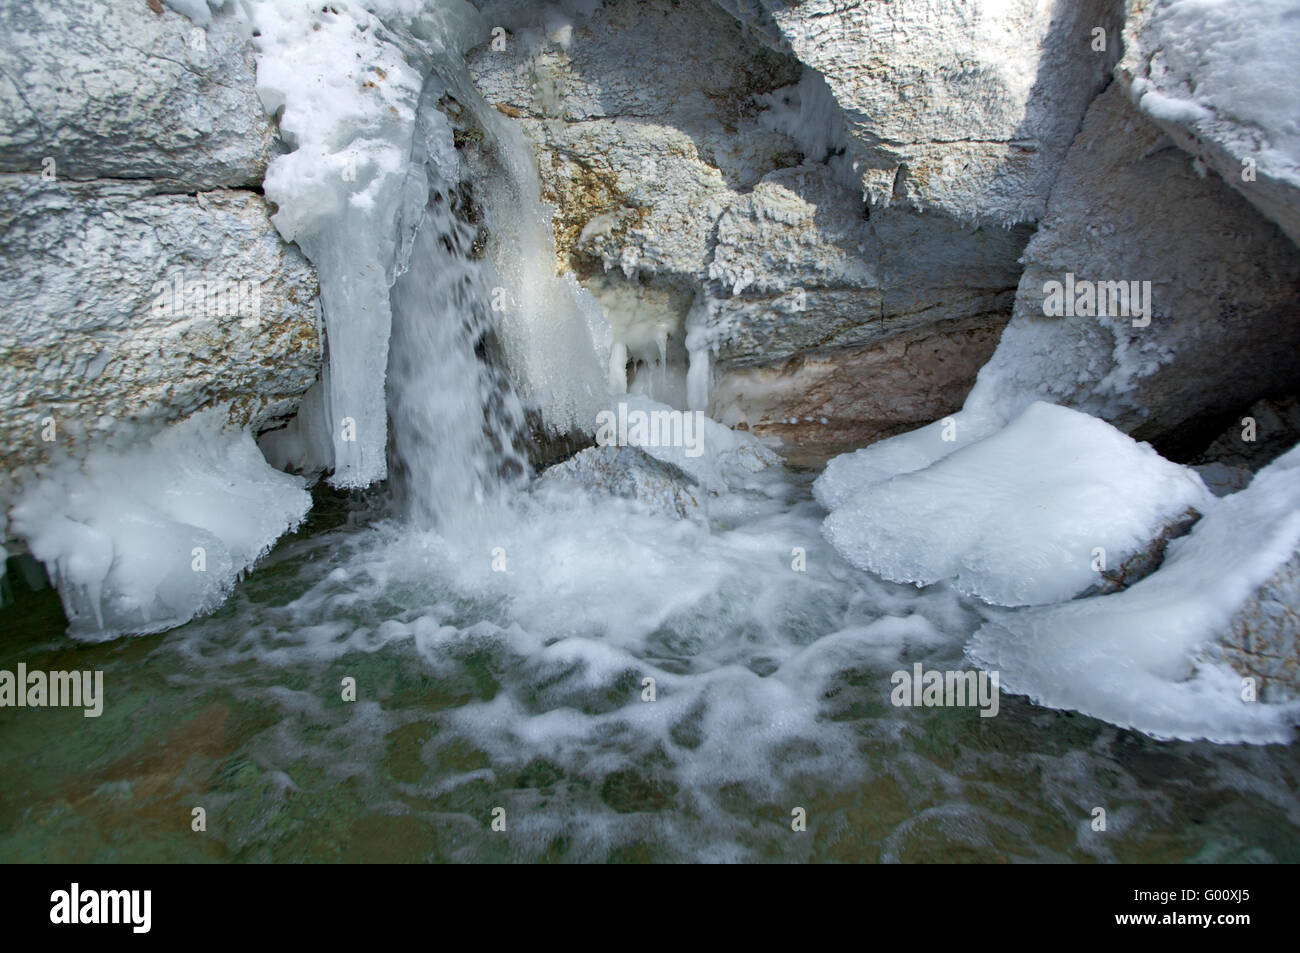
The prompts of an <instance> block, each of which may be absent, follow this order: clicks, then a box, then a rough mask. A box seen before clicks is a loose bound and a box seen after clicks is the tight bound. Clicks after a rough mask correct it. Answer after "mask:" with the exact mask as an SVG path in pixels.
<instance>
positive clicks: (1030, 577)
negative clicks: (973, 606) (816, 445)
mask: <svg viewBox="0 0 1300 953" xmlns="http://www.w3.org/2000/svg"><path fill="white" fill-rule="evenodd" d="M933 439H935V440H936V441H940V442H942V440H943V437H942V434H939V435H933ZM1212 505H1213V497H1212V496H1211V494H1210V493H1209V491H1208V490H1207V489H1206V487H1205V485H1204V484H1203V483H1202V481H1201V479H1200V477H1199V476H1198V475H1197V474H1196V473H1195V472H1193V471H1192V470H1189V469H1187V468H1185V467H1181V466H1179V465H1177V464H1174V463H1170V462H1169V461H1167V460H1165V459H1163V458H1162V457H1161V456H1160V455H1159V454H1157V453H1156V452H1155V451H1154V450H1152V449H1151V448H1150V447H1149V446H1147V445H1146V444H1139V443H1137V442H1136V441H1134V440H1132V439H1131V438H1129V437H1128V436H1126V435H1125V434H1123V433H1121V432H1120V431H1118V430H1116V429H1115V428H1114V427H1112V426H1110V424H1107V423H1106V422H1104V421H1101V420H1098V419H1096V418H1095V417H1090V416H1088V415H1087V414H1082V413H1079V412H1078V411H1074V410H1069V409H1067V408H1065V407H1058V406H1055V405H1053V404H1047V403H1043V402H1037V403H1034V404H1032V405H1031V406H1030V407H1029V408H1028V409H1027V410H1025V411H1024V412H1023V413H1022V414H1021V415H1020V416H1019V417H1017V418H1016V419H1015V420H1013V421H1012V422H1011V423H1009V424H1008V425H1007V426H1006V427H1005V428H1003V429H1002V430H999V431H997V432H996V433H994V434H993V435H991V436H988V437H985V438H984V439H982V440H976V441H973V442H971V443H969V444H968V445H966V446H965V447H963V448H962V449H960V450H956V451H954V452H953V453H952V454H950V455H947V456H945V457H943V458H942V459H940V460H938V461H937V462H935V463H933V464H931V465H929V466H926V467H924V468H921V469H916V470H914V471H912V472H908V473H903V474H901V475H898V476H895V477H892V478H890V479H887V480H884V481H882V482H877V483H871V484H868V485H867V487H866V488H865V489H863V490H861V491H860V492H857V493H853V494H851V495H847V496H846V497H844V498H843V499H842V501H841V502H840V504H839V505H838V506H836V507H835V508H834V509H833V510H832V512H831V514H830V516H829V517H827V519H826V523H825V527H824V532H825V534H826V538H827V540H829V541H830V543H831V544H832V545H833V546H835V548H836V549H837V550H839V552H840V553H841V554H842V555H843V556H844V557H845V558H846V559H848V560H849V562H851V563H853V564H854V565H855V566H858V567H859V568H862V569H867V570H870V571H872V572H876V573H879V574H880V575H881V576H883V577H885V578H886V579H890V580H892V581H894V582H912V583H916V584H917V585H929V584H931V583H934V582H938V581H940V580H943V579H952V580H954V585H955V586H956V588H957V589H958V590H959V591H961V592H963V593H965V594H967V595H972V596H976V597H978V598H980V599H983V600H984V601H986V602H989V603H993V604H995V605H1004V606H1016V605H1037V604H1042V603H1051V602H1059V601H1061V600H1064V599H1069V598H1071V597H1073V596H1076V595H1078V594H1079V593H1081V592H1083V591H1085V590H1086V589H1088V588H1089V587H1090V586H1092V585H1094V584H1096V583H1097V582H1098V581H1099V572H1100V571H1104V570H1105V569H1106V568H1108V567H1109V568H1114V567H1117V566H1118V565H1120V563H1121V562H1122V561H1123V560H1124V559H1126V558H1128V557H1131V556H1133V555H1135V554H1137V553H1139V552H1141V551H1142V550H1143V549H1145V547H1146V546H1147V545H1148V544H1149V543H1150V542H1151V540H1153V539H1154V538H1156V537H1157V536H1159V535H1160V532H1161V530H1162V528H1163V527H1165V526H1166V525H1168V524H1170V523H1172V522H1174V521H1175V520H1177V519H1178V517H1179V516H1180V515H1182V514H1183V513H1185V512H1186V511H1188V510H1196V511H1197V512H1206V511H1207V510H1208V509H1209V508H1210V507H1211V506H1212Z"/></svg>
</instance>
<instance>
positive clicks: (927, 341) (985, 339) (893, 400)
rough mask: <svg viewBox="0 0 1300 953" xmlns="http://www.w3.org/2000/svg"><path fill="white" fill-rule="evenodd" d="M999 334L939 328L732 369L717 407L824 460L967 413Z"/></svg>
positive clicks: (730, 419) (814, 461)
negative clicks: (963, 407)
mask: <svg viewBox="0 0 1300 953" xmlns="http://www.w3.org/2000/svg"><path fill="white" fill-rule="evenodd" d="M1000 330H1001V328H1000V326H993V327H973V328H964V329H957V328H953V327H950V326H947V325H937V326H935V327H934V328H932V329H927V331H926V332H921V333H920V334H919V335H901V336H898V337H894V338H891V339H889V340H888V341H886V342H884V343H883V344H876V345H868V346H864V347H856V348H839V349H836V350H828V351H816V352H810V353H807V354H799V355H796V356H795V357H792V358H790V360H788V361H786V362H784V363H782V364H774V365H763V366H751V367H737V368H734V369H729V370H726V371H724V372H722V373H721V374H720V375H719V377H718V381H717V383H716V385H715V386H714V389H713V397H712V400H711V413H712V415H713V416H714V417H715V418H717V419H718V420H720V421H721V422H722V423H724V424H726V425H727V426H730V427H743V428H748V429H749V430H750V431H751V432H753V433H754V434H756V435H758V436H760V437H762V436H768V435H771V436H775V437H778V438H780V440H781V442H782V444H783V447H784V454H785V457H786V459H787V460H789V461H790V462H792V463H799V464H803V465H813V466H817V465H821V464H824V463H825V462H826V460H827V459H828V458H830V457H832V456H835V455H836V454H840V453H846V452H848V451H850V450H852V449H854V448H856V447H863V446H866V445H867V444H869V443H873V442H875V441H876V440H881V439H883V438H885V437H891V436H893V435H894V434H897V433H902V432H904V431H908V430H912V429H914V428H916V427H920V426H922V425H923V424H927V423H929V422H930V421H932V420H937V419H939V418H942V417H944V416H946V415H948V414H951V413H953V412H954V411H956V410H957V409H959V408H960V407H961V405H962V401H963V400H965V398H966V394H967V392H968V391H969V390H970V387H971V385H972V384H973V383H974V381H975V375H976V374H977V373H978V372H979V369H980V367H981V366H982V365H983V364H984V362H985V361H987V360H988V358H989V356H990V355H991V354H992V353H993V350H994V348H995V347H996V346H997V342H998V334H999V332H1000ZM931 332H932V333H931Z"/></svg>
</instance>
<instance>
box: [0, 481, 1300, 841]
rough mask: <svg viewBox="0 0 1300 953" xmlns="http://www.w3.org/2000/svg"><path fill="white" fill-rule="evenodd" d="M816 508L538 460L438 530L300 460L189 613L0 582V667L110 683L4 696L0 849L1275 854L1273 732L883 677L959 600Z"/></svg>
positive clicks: (952, 658) (936, 632)
mask: <svg viewBox="0 0 1300 953" xmlns="http://www.w3.org/2000/svg"><path fill="white" fill-rule="evenodd" d="M821 516H822V512H821V510H820V509H819V508H818V507H817V505H816V504H815V503H813V502H811V501H810V499H809V495H808V493H807V489H806V477H804V476H802V475H798V474H792V473H789V472H785V471H781V470H777V471H776V472H771V473H767V474H765V475H763V476H762V478H761V479H757V478H756V480H755V481H754V485H753V486H752V487H750V488H748V489H746V490H744V491H741V492H737V493H735V494H732V496H731V497H730V498H728V502H727V505H726V507H724V508H720V509H718V510H716V511H715V512H714V514H713V524H714V525H713V526H712V527H711V528H710V527H705V526H703V525H700V524H698V523H696V522H692V521H688V520H672V519H669V518H667V517H662V516H655V515H652V514H648V513H646V512H644V511H641V510H638V509H635V508H634V507H633V506H632V504H624V503H621V502H617V501H603V502H601V503H600V504H599V505H595V504H593V503H591V502H589V501H588V500H587V499H586V498H585V497H582V496H580V495H577V494H573V495H569V494H566V493H564V492H559V491H553V492H550V493H547V494H541V493H538V494H534V495H525V496H522V497H520V498H518V499H516V500H515V501H514V502H513V503H512V504H511V505H503V506H502V507H500V508H499V509H496V510H493V511H492V512H491V513H490V514H485V516H484V520H483V523H482V525H481V528H480V531H479V532H478V533H477V534H475V535H474V536H472V537H469V538H464V539H459V540H458V539H452V538H447V537H444V536H439V535H436V534H435V533H432V532H425V531H419V530H415V529H412V528H410V526H409V525H407V524H405V523H403V522H399V521H397V520H394V519H392V518H390V517H388V516H387V514H386V511H385V509H384V507H383V506H382V505H380V503H379V502H378V501H377V500H376V499H372V500H370V501H368V502H367V501H363V500H358V499H352V500H351V501H349V500H347V499H345V498H342V497H332V496H329V495H324V494H318V501H317V506H316V511H315V514H314V516H313V519H312V524H311V525H309V526H308V527H307V528H305V529H304V530H303V531H301V532H300V533H298V534H296V535H295V536H293V537H291V538H288V539H286V540H284V541H283V542H282V543H281V544H280V545H279V546H278V547H277V548H276V550H275V551H274V552H273V554H272V555H271V556H270V557H269V558H268V559H267V560H266V561H265V562H264V563H263V564H262V565H261V566H260V567H259V569H258V571H257V572H256V573H254V574H253V575H252V576H251V577H250V578H248V579H247V580H245V581H244V582H243V583H242V584H241V585H240V586H239V588H238V590H237V592H236V593H235V596H234V597H233V598H232V599H231V600H230V601H229V602H228V603H227V604H226V605H225V606H224V607H223V608H221V609H220V610H219V611H218V612H217V613H216V614H214V615H213V616H211V617H209V618H205V619H202V620H198V621H195V622H192V623H190V624H188V625H185V626H183V627H181V628H178V629H175V630H173V631H171V632H168V633H165V634H161V635H155V636H147V637H142V638H135V639H122V640H118V641H115V642H111V643H107V644H101V645H70V644H69V643H68V642H66V641H65V640H63V639H62V638H61V637H60V636H59V627H60V625H61V619H60V618H59V614H58V606H57V601H56V600H55V599H54V598H53V596H52V595H51V594H50V593H49V591H48V590H47V591H45V592H42V593H34V594H33V593H25V592H23V591H22V590H21V585H22V584H21V583H18V584H17V587H18V588H19V590H20V591H19V596H20V599H19V603H18V605H17V606H15V607H13V609H12V610H11V611H13V612H14V613H15V615H14V616H13V617H12V618H13V619H14V620H15V623H16V631H13V630H10V631H9V632H8V633H7V638H6V639H5V641H4V644H3V649H2V651H3V653H4V654H3V657H2V658H0V667H4V668H10V669H12V668H13V666H14V664H15V663H16V661H17V660H19V659H21V660H23V661H25V662H26V663H27V664H28V666H29V667H33V668H36V667H39V668H45V669H62V668H74V667H75V668H79V669H102V670H103V671H104V672H105V686H106V693H107V696H108V699H109V701H110V704H108V705H107V706H106V707H105V710H104V714H103V715H102V716H101V717H100V718H98V719H86V718H83V717H82V714H81V712H80V710H77V709H32V708H27V709H16V708H6V709H4V710H0V732H3V736H4V738H5V740H6V743H5V745H4V748H3V751H2V752H0V792H2V793H0V857H3V858H4V859H6V860H68V861H72V860H77V861H82V860H117V861H127V860H130V861H136V860H203V859H206V860H249V861H254V860H256V861H268V860H277V861H286V860H316V861H332V860H353V861H356V860H391V861H420V860H455V861H469V860H506V859H529V860H552V861H561V860H563V861H574V860H647V859H660V860H667V859H679V860H680V859H729V860H730V859H766V860H839V861H891V860H897V861H922V860H929V861H944V860H981V861H994V860H1009V861H1016V860H1067V859H1068V860H1077V861H1091V860H1120V861H1145V862H1159V861H1263V860H1272V861H1284V862H1285V861H1289V862H1294V861H1297V860H1300V796H1297V793H1296V792H1297V791H1298V790H1300V755H1297V749H1296V748H1295V747H1294V746H1267V747H1251V746H1218V745H1212V744H1208V743H1158V742H1154V741H1152V740H1150V739H1147V738H1146V737H1144V736H1142V735H1140V734H1136V733H1132V732H1128V731H1124V730H1120V729H1116V728H1114V727H1111V726H1109V725H1106V724H1104V723H1102V722H1098V721H1095V720H1093V719H1090V718H1087V717H1083V716H1077V715H1071V714H1068V713H1063V712H1059V711H1052V710H1046V709H1042V708H1037V707H1034V706H1032V705H1030V704H1029V703H1027V702H1025V701H1024V700H1023V699H1020V698H1016V697H1011V696H1003V697H1002V699H1001V704H1000V708H999V712H998V715H997V717H994V718H981V717H980V715H979V711H978V709H976V708H906V707H898V708H896V707H894V706H892V705H891V704H890V702H889V688H890V682H889V679H890V673H891V672H892V671H894V670H896V669H899V668H907V667H910V666H911V665H912V664H913V663H914V662H917V661H920V662H923V663H924V664H925V665H926V666H927V667H934V668H953V667H959V660H960V656H961V647H962V643H963V641H964V640H965V639H966V638H967V637H968V636H969V633H970V632H971V630H972V628H973V627H974V626H975V625H976V624H977V623H978V620H979V615H978V612H977V611H976V610H975V609H974V607H973V606H972V605H970V604H969V603H967V602H964V601H963V600H962V599H960V598H959V597H957V596H956V595H954V594H953V593H952V592H951V591H950V590H948V589H947V588H946V587H941V586H937V587H931V588H930V589H927V590H923V591H918V590H916V589H914V588H912V587H906V586H895V585H890V584H884V583H881V582H880V581H878V580H876V579H874V578H872V577H870V576H868V575H866V574H864V573H861V572H858V571H857V570H854V569H852V568H851V567H849V566H848V565H846V564H845V563H843V562H842V561H841V560H840V559H839V558H838V557H837V556H836V555H835V553H834V552H833V551H832V550H831V549H830V548H829V547H828V546H826V545H825V544H824V543H823V542H822V541H821V537H820V534H819V532H818V524H819V522H820V518H821ZM796 546H802V547H805V548H806V549H807V571H806V572H803V573H800V572H796V571H793V570H792V568H791V558H790V553H791V550H792V549H793V548H794V547H796ZM496 547H500V548H501V549H503V550H504V551H505V554H506V559H507V562H506V571H504V572H495V571H493V568H492V565H493V559H492V555H491V550H492V549H494V548H496ZM647 676H648V677H652V678H654V679H655V683H656V692H655V696H656V697H655V700H654V701H644V700H643V695H644V688H643V679H644V678H645V677H647ZM345 678H354V679H355V680H356V686H357V688H356V701H355V702H345V701H343V700H342V699H343V690H342V688H341V686H342V684H343V680H344V679H345ZM195 807H203V808H204V809H205V811H206V815H207V830H206V832H203V833H197V832H194V831H192V830H191V817H192V810H193V808H195ZM498 807H500V808H504V809H505V821H506V830H505V831H504V832H502V831H494V830H493V829H492V820H493V810H494V808H498ZM800 807H801V808H804V809H805V810H806V812H807V819H808V820H807V830H806V831H803V832H796V831H794V830H792V820H791V819H792V811H793V810H794V809H795V808H800ZM1095 807H1103V808H1104V809H1105V810H1106V812H1107V819H1108V825H1107V830H1106V831H1105V832H1097V831H1094V830H1093V829H1092V819H1093V814H1092V811H1093V809H1094V808H1095Z"/></svg>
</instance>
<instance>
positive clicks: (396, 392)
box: [387, 86, 528, 530]
mask: <svg viewBox="0 0 1300 953" xmlns="http://www.w3.org/2000/svg"><path fill="white" fill-rule="evenodd" d="M436 92H438V88H437V87H436V86H431V87H430V88H429V89H428V90H426V94H425V97H424V102H423V104H422V105H421V109H420V115H419V119H418V130H417V152H418V154H419V155H418V157H417V158H418V159H419V160H421V161H422V162H423V165H424V168H425V175H426V178H427V181H428V184H429V200H428V204H427V205H426V207H425V213H424V219H423V221H422V222H421V224H420V226H419V229H418V231H417V232H416V235H415V239H414V243H413V245H412V247H411V251H410V258H409V260H408V261H409V263H408V266H407V269H406V271H405V273H404V274H402V275H401V276H400V277H399V278H398V279H397V281H396V282H395V283H394V285H393V288H392V292H391V295H390V300H391V302H392V311H393V331H392V339H391V342H390V347H389V360H388V381H387V389H388V395H389V399H388V414H389V421H390V450H389V457H390V472H391V475H392V481H393V489H394V492H395V495H396V497H397V499H398V500H399V502H400V503H401V504H402V506H403V508H404V510H405V513H406V515H407V516H408V517H409V518H411V519H413V520H415V521H416V522H419V523H422V524H432V525H436V526H439V527H440V528H443V529H444V530H445V529H446V528H447V527H448V526H449V525H450V524H451V523H453V522H455V521H463V520H465V519H466V518H468V517H469V516H470V515H471V514H472V513H474V512H475V507H479V506H482V505H483V504H484V503H485V502H486V501H487V499H488V497H490V496H492V495H495V494H497V493H499V492H500V491H501V490H503V489H505V488H507V487H509V486H510V485H512V484H516V485H517V484H518V483H519V482H520V480H521V478H522V477H523V476H524V475H525V474H526V472H527V466H528V461H527V458H526V456H525V455H524V453H523V450H522V446H523V442H524V439H525V434H524V408H523V404H522V403H521V402H520V400H519V398H518V396H517V394H516V393H515V390H514V388H513V386H512V385H511V382H510V380H509V378H508V376H507V375H506V374H505V373H504V372H503V371H502V369H501V368H500V366H499V365H498V364H494V363H492V362H491V361H490V360H489V358H490V357H491V356H492V355H493V354H494V352H495V351H496V346H495V343H494V337H493V336H494V331H493V328H492V322H491V293H492V287H493V282H492V280H491V277H492V269H491V267H490V265H489V264H487V263H486V262H484V261H481V260H479V259H477V258H476V257H475V251H474V243H475V238H476V235H477V230H476V228H475V227H474V225H473V224H471V223H470V221H469V220H468V219H469V214H470V211H469V208H468V201H469V200H468V188H469V185H468V183H467V182H465V181H464V179H463V168H462V164H461V162H460V159H459V156H458V155H457V153H456V150H455V146H454V143H453V131H452V127H451V124H450V123H449V122H448V120H447V117H446V116H445V115H444V114H443V113H442V112H441V111H439V109H438V106H437V102H436V100H435V97H434V96H433V95H432V94H433V93H436Z"/></svg>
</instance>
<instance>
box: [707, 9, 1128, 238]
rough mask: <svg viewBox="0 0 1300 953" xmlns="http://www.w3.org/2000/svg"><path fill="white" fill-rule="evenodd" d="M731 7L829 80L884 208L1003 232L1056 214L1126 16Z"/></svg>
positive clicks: (864, 176)
mask: <svg viewBox="0 0 1300 953" xmlns="http://www.w3.org/2000/svg"><path fill="white" fill-rule="evenodd" d="M723 6H725V7H728V8H729V9H731V10H732V11H733V12H734V13H735V14H736V15H737V16H738V17H739V18H740V19H741V20H742V21H743V22H746V23H749V24H752V25H753V27H754V28H755V29H756V30H758V31H760V33H761V34H762V35H767V36H771V34H772V31H773V29H775V31H778V32H779V33H780V36H781V40H782V41H783V44H784V45H785V46H786V47H788V48H789V49H790V50H792V51H793V53H794V54H795V55H796V56H797V57H798V58H799V60H800V61H801V62H803V63H805V64H806V65H807V66H808V67H810V68H811V69H813V70H816V71H817V72H818V73H819V74H821V75H822V76H823V77H825V80H826V83H827V84H828V85H829V87H830V91H831V93H832V94H833V95H834V97H835V102H836V103H837V104H838V105H839V107H840V108H841V109H842V110H843V113H844V116H845V119H846V124H847V131H848V134H849V138H850V140H851V155H852V157H853V159H854V160H855V161H856V162H857V164H858V168H857V169H856V170H855V171H856V172H857V174H858V176H859V178H860V180H861V184H862V188H863V191H864V193H865V194H867V195H869V196H870V197H871V199H872V202H873V203H875V204H888V203H889V202H891V201H903V202H906V203H909V204H911V205H914V206H916V207H918V208H926V209H935V210H941V211H944V212H947V213H949V214H952V215H954V216H956V217H959V218H973V219H977V220H980V221H986V222H997V223H999V224H1002V223H1013V222H1026V221H1034V220H1036V219H1037V218H1039V216H1040V215H1041V214H1042V212H1043V209H1044V206H1045V204H1046V201H1047V194H1048V191H1049V190H1050V189H1051V186H1052V182H1053V180H1054V179H1055V177H1056V172H1057V170H1058V168H1059V167H1060V163H1061V160H1062V158H1063V157H1064V155H1065V151H1066V149H1067V148H1068V147H1069V144H1070V139H1071V138H1072V137H1073V135H1074V132H1075V130H1076V129H1077V128H1078V124H1079V121H1080V120H1081V119H1082V117H1083V114H1084V111H1085V110H1086V109H1087V108H1088V104H1089V102H1091V100H1092V99H1093V97H1094V96H1096V95H1097V93H1099V92H1100V91H1101V89H1102V88H1103V87H1104V85H1105V83H1106V81H1107V78H1108V74H1109V71H1110V69H1111V66H1112V65H1113V64H1114V62H1115V58H1116V56H1117V55H1118V52H1119V42H1118V41H1119V27H1120V26H1121V24H1122V23H1123V18H1124V3H1123V2H1122V0H1074V2H1070V3H1044V2H1040V0H1010V2H988V0H975V2H965V0H894V2H889V3H854V4H848V3H843V2H841V0H806V2H803V3H788V2H785V0H757V2H754V0H749V2H739V0H726V2H724V3H723ZM1098 30H1100V31H1103V32H1102V34H1101V35H1102V36H1103V37H1104V48H1101V49H1099V48H1098V47H1099V46H1102V45H1103V44H1102V43H1101V42H1100V38H1099V36H1098V33H1097V32H1096V31H1098Z"/></svg>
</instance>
